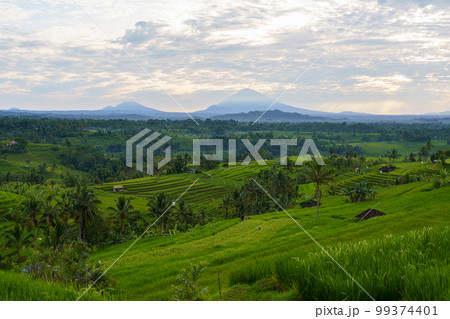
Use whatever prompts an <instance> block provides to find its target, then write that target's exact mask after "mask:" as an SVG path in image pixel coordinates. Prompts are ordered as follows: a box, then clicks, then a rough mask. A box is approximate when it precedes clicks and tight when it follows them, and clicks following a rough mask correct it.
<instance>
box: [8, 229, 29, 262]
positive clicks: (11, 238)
mask: <svg viewBox="0 0 450 319" xmlns="http://www.w3.org/2000/svg"><path fill="white" fill-rule="evenodd" d="M5 237H6V239H8V242H7V243H6V246H7V247H14V248H16V250H17V260H18V261H19V260H20V250H21V248H22V247H23V246H25V245H27V244H29V243H30V237H31V235H29V234H28V235H27V234H26V233H25V229H24V227H23V226H22V227H19V225H18V224H16V225H14V228H13V229H9V230H7V231H6V232H5Z"/></svg>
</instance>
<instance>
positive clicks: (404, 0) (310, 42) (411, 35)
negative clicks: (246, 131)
mask: <svg viewBox="0 0 450 319" xmlns="http://www.w3.org/2000/svg"><path fill="white" fill-rule="evenodd" d="M77 4H78V5H77ZM355 21H356V22H355ZM352 23H354V24H353V26H352V27H351V28H349V29H348V27H349V26H351V25H352ZM347 29H348V31H347V32H345V30H347ZM344 32H345V33H344ZM342 34H343V36H342V37H341V38H340V40H339V41H337V42H336V43H335V44H334V46H332V47H331V49H330V50H329V51H326V52H325V54H323V55H322V53H323V52H324V50H326V49H327V48H329V47H330V45H331V44H332V43H333V42H335V41H336V40H337V39H338V38H339V37H340V36H341V35H342ZM113 40H114V41H116V43H115V42H114V41H113ZM120 47H121V48H123V49H121V48H120ZM125 51H126V52H125ZM321 55H322V56H321ZM130 56H131V57H132V58H131V57H130ZM320 56H321V58H320V59H319V60H318V61H317V63H315V64H314V65H313V66H312V67H311V68H310V69H309V70H308V71H307V72H306V73H305V75H304V76H303V77H302V78H301V79H300V80H299V81H298V82H297V83H296V84H295V85H293V86H292V88H291V89H290V90H289V91H288V92H287V93H286V94H285V95H284V96H283V97H282V98H281V100H280V101H281V102H284V103H287V104H290V105H293V106H298V107H304V108H310V109H315V110H326V111H333V112H340V111H364V112H371V113H383V114H399V113H427V112H441V111H448V110H450V73H449V60H450V6H449V4H448V0H437V1H433V0H431V1H425V0H378V1H376V0H375V2H374V1H373V0H329V1H320V0H292V1H291V0H283V1H271V0H270V1H269V0H259V1H235V0H234V1H228V0H220V1H215V0H210V1H205V0H202V1H199V0H183V1H175V0H152V1H148V0H147V1H145V0H96V1H91V0H76V1H72V0H40V1H39V0H26V1H22V0H14V1H10V0H6V1H3V0H2V1H1V2H0V109H8V108H11V107H18V108H23V109H41V110H44V109H45V110H49V109H65V110H69V109H78V110H79V109H98V108H102V107H104V106H106V105H116V104H118V103H120V102H123V101H127V100H135V101H137V102H139V103H142V104H144V105H146V106H149V107H153V108H156V109H160V110H170V111H182V109H180V108H179V106H177V105H176V104H175V103H174V102H173V101H172V100H171V99H170V98H168V97H167V95H165V93H164V92H163V90H162V89H164V90H165V91H167V92H168V93H169V94H170V95H172V96H173V97H174V98H175V99H176V100H178V101H179V103H181V104H182V105H183V106H184V107H185V108H186V109H187V110H189V111H194V110H199V109H204V108H206V107H207V106H209V105H211V104H215V103H218V102H221V101H222V100H223V99H225V98H226V97H228V96H230V95H231V94H233V93H234V92H236V91H238V90H240V89H243V88H251V89H254V90H258V91H260V92H262V93H265V94H267V95H269V96H271V97H273V98H276V97H278V96H279V95H280V94H281V93H282V92H283V91H284V90H285V89H286V88H288V87H290V86H291V84H292V83H293V82H294V81H295V80H296V79H297V78H298V77H299V75H300V74H302V72H304V71H305V70H306V69H307V68H308V67H309V66H310V65H311V63H312V62H313V61H315V60H316V59H317V58H318V57H320ZM133 59H134V61H133ZM136 62H137V63H136ZM138 64H139V65H140V66H141V67H142V68H141V67H139V66H138ZM142 69H144V70H145V71H143V70H142Z"/></svg>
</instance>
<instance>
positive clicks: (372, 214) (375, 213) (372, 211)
mask: <svg viewBox="0 0 450 319" xmlns="http://www.w3.org/2000/svg"><path fill="white" fill-rule="evenodd" d="M384 215H386V214H385V213H382V212H380V211H379V210H376V209H367V210H365V211H363V212H362V213H361V214H358V215H356V216H355V217H356V218H358V219H360V220H361V219H370V218H373V217H377V216H384Z"/></svg>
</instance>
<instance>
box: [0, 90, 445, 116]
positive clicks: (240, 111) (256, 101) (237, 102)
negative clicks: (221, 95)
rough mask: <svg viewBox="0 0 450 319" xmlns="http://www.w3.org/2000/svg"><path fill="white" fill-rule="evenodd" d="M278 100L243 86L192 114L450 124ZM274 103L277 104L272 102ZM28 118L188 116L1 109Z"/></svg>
mask: <svg viewBox="0 0 450 319" xmlns="http://www.w3.org/2000/svg"><path fill="white" fill-rule="evenodd" d="M273 102H274V100H272V99H271V98H269V97H268V96H266V95H264V94H262V93H260V92H257V91H254V90H251V89H243V90H240V91H239V92H237V93H235V94H233V95H232V96H230V97H229V98H227V99H225V100H224V101H223V102H221V103H219V104H215V105H211V106H210V107H208V108H206V109H205V110H201V111H196V112H192V113H190V114H191V116H193V117H195V118H199V119H207V118H210V119H220V120H236V121H244V122H253V121H255V120H256V119H257V118H258V117H259V116H260V115H261V114H262V113H263V112H264V111H266V110H267V109H268V108H269V106H270V110H268V111H267V112H266V113H265V114H264V116H263V117H261V118H260V120H259V121H261V122H317V121H320V122H336V121H340V122H343V121H348V122H378V121H396V122H429V121H433V122H446V123H450V111H447V112H443V113H434V114H426V115H374V114H368V113H355V112H341V113H331V112H321V111H314V110H309V109H302V108H297V107H294V106H290V105H287V104H283V103H280V102H276V103H273ZM272 103H273V105H272ZM19 115H20V116H25V117H50V118H51V117H58V118H61V117H62V118H93V119H119V118H120V119H130V120H146V119H176V120H180V119H188V118H189V116H188V115H187V114H186V113H183V112H164V111H160V110H156V109H153V108H149V107H146V106H144V105H142V104H139V103H137V102H134V101H128V102H123V103H120V104H118V105H116V106H107V107H104V108H102V109H99V110H93V111H28V110H19V109H17V108H15V109H9V110H0V116H19Z"/></svg>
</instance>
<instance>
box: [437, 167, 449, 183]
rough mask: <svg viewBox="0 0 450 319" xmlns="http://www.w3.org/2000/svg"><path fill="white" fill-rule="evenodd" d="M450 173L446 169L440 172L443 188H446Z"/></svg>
mask: <svg viewBox="0 0 450 319" xmlns="http://www.w3.org/2000/svg"><path fill="white" fill-rule="evenodd" d="M449 175H450V173H449V171H448V170H447V169H446V168H441V169H440V171H439V177H440V178H441V179H442V186H445V183H446V181H447V178H448V177H449Z"/></svg>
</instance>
